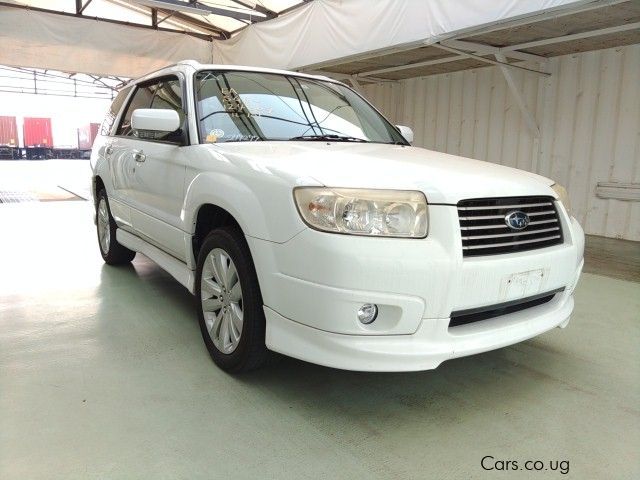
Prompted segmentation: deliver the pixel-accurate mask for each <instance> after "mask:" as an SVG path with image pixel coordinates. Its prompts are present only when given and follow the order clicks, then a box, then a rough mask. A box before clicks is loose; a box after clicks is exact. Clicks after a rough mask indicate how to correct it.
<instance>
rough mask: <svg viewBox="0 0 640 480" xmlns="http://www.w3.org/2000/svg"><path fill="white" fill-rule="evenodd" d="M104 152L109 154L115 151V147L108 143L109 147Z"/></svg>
mask: <svg viewBox="0 0 640 480" xmlns="http://www.w3.org/2000/svg"><path fill="white" fill-rule="evenodd" d="M104 153H105V154H106V155H107V156H109V155H111V154H112V153H113V147H112V146H111V145H107V148H105V149H104Z"/></svg>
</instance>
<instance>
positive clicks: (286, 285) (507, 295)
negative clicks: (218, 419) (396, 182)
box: [248, 206, 584, 371]
mask: <svg viewBox="0 0 640 480" xmlns="http://www.w3.org/2000/svg"><path fill="white" fill-rule="evenodd" d="M429 214H430V232H434V233H432V234H430V236H429V237H427V238H426V239H422V240H407V239H380V238H365V237H354V236H344V235H334V234H327V233H321V232H317V231H314V230H309V229H307V230H305V231H303V232H301V233H300V234H299V235H297V236H296V237H294V238H293V239H291V240H290V241H288V242H286V243H284V244H277V243H273V242H266V241H262V240H258V239H254V238H249V239H248V241H249V246H250V249H251V251H252V254H253V258H254V262H255V264H256V270H257V273H258V278H259V281H260V286H261V290H262V295H263V299H264V304H265V315H266V319H267V329H266V342H267V346H268V347H269V348H270V349H272V350H274V351H278V352H280V353H283V354H286V355H290V356H293V357H296V358H300V359H302V360H307V361H311V362H314V363H318V364H321V365H327V366H332V367H337V368H344V369H350V370H367V371H410V370H423V369H429V368H435V367H436V366H437V365H439V364H440V363H441V362H442V361H444V360H447V359H450V358H455V357H459V356H464V355H471V354H474V353H478V352H483V351H487V350H491V349H495V348H500V347H502V346H505V345H509V344H513V343H517V342H520V341H522V340H526V339H528V338H531V337H533V336H536V335H538V334H540V333H543V332H545V331H547V330H549V329H551V328H553V327H556V326H564V325H566V324H567V322H568V320H569V316H570V314H571V311H572V309H573V298H572V293H573V289H574V288H575V285H576V283H577V280H578V278H579V275H580V272H581V268H582V256H583V248H584V234H583V232H582V229H581V228H580V226H579V225H578V224H577V222H575V220H573V219H569V217H568V216H567V215H566V213H565V212H564V210H562V211H561V222H562V227H563V232H564V243H563V244H562V245H556V246H552V247H547V248H543V249H539V250H530V251H525V252H519V253H511V254H504V255H493V256H486V257H473V258H468V257H467V258H463V257H462V250H461V240H460V233H459V228H458V225H457V217H456V215H457V212H456V210H455V208H454V207H450V206H431V207H430V211H429ZM435 232H437V235H436V234H435ZM558 288H564V291H563V292H562V293H560V294H557V295H556V296H555V297H554V298H553V300H552V301H551V302H549V303H546V304H543V305H540V306H537V307H532V308H529V309H526V310H522V311H519V312H515V313H512V314H508V315H502V316H500V317H496V318H493V319H490V320H482V321H480V322H477V323H472V324H468V325H463V326H459V327H455V328H449V318H450V315H451V312H453V311H460V310H467V309H473V308H477V307H483V306H488V305H496V304H500V303H504V302H508V301H512V300H517V299H521V298H527V297H529V296H533V295H536V294H540V293H544V292H549V291H553V290H556V289H558ZM363 303H375V304H377V305H378V307H379V315H378V318H377V319H376V321H375V322H373V323H372V324H370V325H363V324H361V323H360V322H358V320H357V317H356V312H357V310H358V308H359V307H360V306H361V305H362V304H363Z"/></svg>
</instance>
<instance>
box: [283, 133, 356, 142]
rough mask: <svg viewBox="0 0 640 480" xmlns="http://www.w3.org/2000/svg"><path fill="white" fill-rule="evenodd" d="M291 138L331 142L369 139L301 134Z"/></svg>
mask: <svg viewBox="0 0 640 480" xmlns="http://www.w3.org/2000/svg"><path fill="white" fill-rule="evenodd" d="M289 140H306V141H312V142H313V141H331V142H364V143H368V142H369V141H368V140H365V139H364V138H357V137H349V136H347V135H332V134H324V135H300V136H298V137H292V138H290V139H289Z"/></svg>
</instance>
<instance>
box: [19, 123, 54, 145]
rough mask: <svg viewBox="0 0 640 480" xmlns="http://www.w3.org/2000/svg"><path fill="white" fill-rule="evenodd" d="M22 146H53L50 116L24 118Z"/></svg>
mask: <svg viewBox="0 0 640 480" xmlns="http://www.w3.org/2000/svg"><path fill="white" fill-rule="evenodd" d="M24 146H25V147H45V148H47V147H48V148H51V147H52V146H53V135H52V134H51V119H50V118H31V117H25V118H24Z"/></svg>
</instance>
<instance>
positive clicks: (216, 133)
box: [206, 128, 224, 143]
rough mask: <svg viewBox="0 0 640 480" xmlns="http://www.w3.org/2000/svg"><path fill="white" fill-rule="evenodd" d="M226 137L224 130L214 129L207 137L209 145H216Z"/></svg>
mask: <svg viewBox="0 0 640 480" xmlns="http://www.w3.org/2000/svg"><path fill="white" fill-rule="evenodd" d="M222 137H224V130H220V129H219V128H214V129H213V130H211V131H210V132H209V134H208V135H207V139H206V140H207V143H216V142H217V141H218V139H219V138H222Z"/></svg>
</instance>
